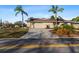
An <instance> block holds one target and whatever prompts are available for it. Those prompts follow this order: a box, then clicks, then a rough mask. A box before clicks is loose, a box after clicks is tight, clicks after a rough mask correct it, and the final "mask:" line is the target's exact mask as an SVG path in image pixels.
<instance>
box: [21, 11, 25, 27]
mask: <svg viewBox="0 0 79 59" xmlns="http://www.w3.org/2000/svg"><path fill="white" fill-rule="evenodd" d="M21 14H22V27H23V24H24V17H23V12H22V13H21Z"/></svg>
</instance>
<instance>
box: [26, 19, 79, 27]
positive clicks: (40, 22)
mask: <svg viewBox="0 0 79 59" xmlns="http://www.w3.org/2000/svg"><path fill="white" fill-rule="evenodd" d="M55 23H56V21H55V20H50V19H46V18H31V20H30V21H27V26H28V27H29V28H53V27H54V24H55ZM57 23H58V26H60V25H61V24H63V23H65V24H69V25H71V24H73V26H74V27H75V28H79V23H77V22H74V21H68V20H64V21H59V20H58V21H57Z"/></svg>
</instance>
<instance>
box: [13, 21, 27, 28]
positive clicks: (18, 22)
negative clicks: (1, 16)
mask: <svg viewBox="0 0 79 59" xmlns="http://www.w3.org/2000/svg"><path fill="white" fill-rule="evenodd" d="M21 24H22V21H16V22H15V23H14V25H18V26H19V27H21ZM23 26H26V24H25V23H23Z"/></svg>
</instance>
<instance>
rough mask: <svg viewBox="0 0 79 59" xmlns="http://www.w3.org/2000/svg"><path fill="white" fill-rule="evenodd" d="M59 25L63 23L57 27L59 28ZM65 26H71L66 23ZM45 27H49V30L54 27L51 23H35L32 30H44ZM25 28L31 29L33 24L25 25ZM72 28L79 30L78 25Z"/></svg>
mask: <svg viewBox="0 0 79 59" xmlns="http://www.w3.org/2000/svg"><path fill="white" fill-rule="evenodd" d="M61 24H63V23H60V24H59V25H58V26H60V25H61ZM67 24H68V25H71V24H70V23H67ZM47 25H48V26H49V28H53V27H54V25H53V23H35V24H34V28H46V27H47ZM27 26H28V27H30V28H33V24H32V23H30V22H28V23H27ZM73 26H74V27H75V28H79V24H73Z"/></svg>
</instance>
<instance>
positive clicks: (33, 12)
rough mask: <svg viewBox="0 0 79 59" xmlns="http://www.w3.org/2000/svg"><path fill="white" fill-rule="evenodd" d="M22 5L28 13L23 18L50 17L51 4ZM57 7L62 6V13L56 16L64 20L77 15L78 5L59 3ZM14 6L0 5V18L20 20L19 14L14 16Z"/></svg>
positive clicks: (78, 11) (78, 12)
mask: <svg viewBox="0 0 79 59" xmlns="http://www.w3.org/2000/svg"><path fill="white" fill-rule="evenodd" d="M22 7H23V9H24V11H26V12H27V13H28V17H27V16H25V15H24V20H27V19H28V18H29V17H34V18H50V16H52V15H53V13H52V12H48V10H49V9H50V8H51V5H22ZM59 7H60V8H64V10H63V12H62V13H61V12H58V16H61V17H63V18H64V19H65V20H71V19H72V18H74V17H77V16H79V5H59ZM15 8H16V5H0V19H2V21H9V22H12V23H14V22H16V21H21V14H18V15H17V16H15V13H16V12H15V11H14V9H15Z"/></svg>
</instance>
